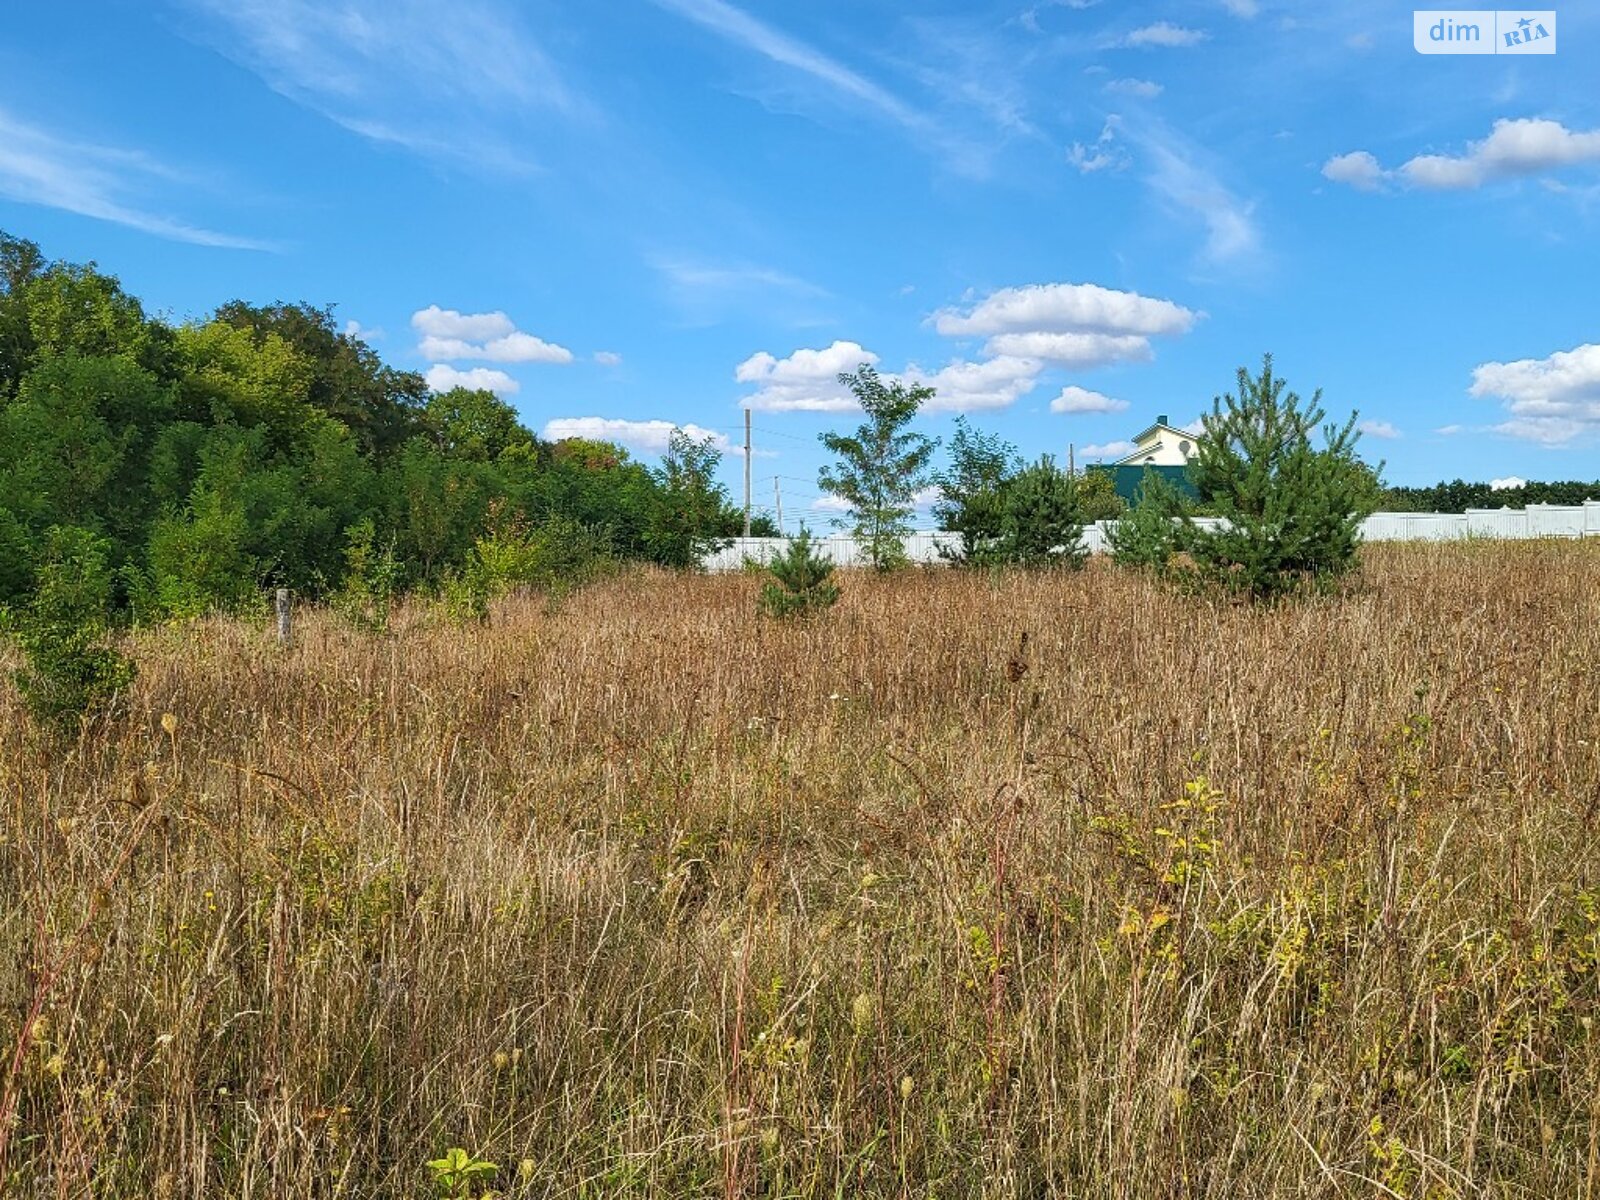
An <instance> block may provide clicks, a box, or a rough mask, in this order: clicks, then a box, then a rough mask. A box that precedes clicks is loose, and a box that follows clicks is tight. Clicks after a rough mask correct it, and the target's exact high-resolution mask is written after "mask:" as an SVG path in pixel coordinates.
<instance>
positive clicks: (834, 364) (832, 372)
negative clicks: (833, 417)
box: [733, 341, 878, 412]
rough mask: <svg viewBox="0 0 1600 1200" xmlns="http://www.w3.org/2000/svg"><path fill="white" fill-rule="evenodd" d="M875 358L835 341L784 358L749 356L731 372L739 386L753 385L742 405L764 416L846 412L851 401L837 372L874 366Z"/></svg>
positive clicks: (762, 354)
mask: <svg viewBox="0 0 1600 1200" xmlns="http://www.w3.org/2000/svg"><path fill="white" fill-rule="evenodd" d="M877 361H878V356H877V355H876V354H874V353H873V352H872V351H870V350H867V349H864V348H863V347H862V346H861V345H860V343H858V342H845V341H836V342H834V343H833V344H832V345H831V346H826V347H824V348H822V349H820V350H809V349H800V350H796V351H795V352H794V353H793V354H791V355H789V356H788V357H787V358H777V357H775V356H773V355H771V354H768V353H767V352H766V351H764V350H763V351H760V352H759V353H756V354H752V355H751V356H750V357H749V358H747V359H745V360H744V361H743V362H742V363H740V364H739V365H738V367H737V368H735V370H734V373H733V377H734V378H735V379H736V380H738V381H739V382H740V383H752V384H756V385H757V390H756V391H755V393H754V394H753V395H751V396H750V397H749V399H748V400H746V401H745V403H746V404H747V405H749V407H751V408H754V409H759V410H763V411H766V412H850V411H852V410H853V409H855V408H856V407H857V405H856V401H855V397H854V396H852V395H851V394H850V391H849V389H848V388H846V387H845V386H844V385H843V384H841V383H840V382H839V375H840V373H841V372H845V371H854V370H855V369H856V368H857V367H859V366H860V365H861V364H862V363H867V364H868V365H872V364H875V363H876V362H877Z"/></svg>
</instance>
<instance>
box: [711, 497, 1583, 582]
mask: <svg viewBox="0 0 1600 1200" xmlns="http://www.w3.org/2000/svg"><path fill="white" fill-rule="evenodd" d="M1201 522H1202V524H1208V525H1216V524H1220V523H1221V522H1219V521H1215V520H1211V519H1207V518H1202V519H1201ZM1112 524H1113V522H1110V521H1097V522H1096V523H1095V524H1093V525H1090V526H1087V527H1086V528H1085V529H1084V531H1083V544H1084V546H1085V548H1086V549H1088V550H1089V551H1090V552H1091V553H1099V552H1100V551H1102V550H1104V549H1106V547H1107V540H1106V531H1107V529H1108V528H1109V527H1110V526H1111V525H1112ZM1361 537H1362V540H1364V541H1368V542H1449V541H1458V540H1461V539H1464V538H1506V539H1513V538H1537V537H1562V538H1581V537H1600V500H1588V501H1585V502H1584V503H1582V504H1530V505H1529V506H1528V507H1527V508H1474V509H1469V510H1468V511H1466V512H1464V513H1373V514H1372V516H1370V517H1368V518H1367V519H1366V520H1365V521H1363V522H1362V523H1361ZM958 543H959V539H958V538H957V537H956V535H955V534H953V533H941V532H937V531H931V530H922V531H919V532H917V533H913V534H912V535H911V536H910V537H909V538H907V539H906V557H907V558H909V559H910V560H911V561H912V562H914V563H938V562H942V561H943V556H942V555H941V554H940V553H939V548H940V547H941V546H945V547H952V548H953V547H954V546H956V545H957V544H958ZM813 544H814V545H815V546H816V548H817V552H818V553H819V554H821V555H823V556H824V557H826V558H827V559H828V560H829V561H830V562H832V563H834V564H836V565H837V566H841V567H856V566H862V565H864V564H865V562H866V559H865V556H864V555H863V554H862V551H861V546H860V544H859V543H858V542H857V541H856V539H855V538H853V537H850V536H848V535H843V534H834V535H828V536H818V537H815V538H814V539H813ZM786 545H788V539H787V538H734V539H733V540H732V542H730V543H729V544H728V545H727V546H726V547H724V548H723V549H721V550H719V551H717V552H716V553H715V554H712V555H710V556H708V557H707V558H706V560H705V565H706V569H707V570H709V571H736V570H738V569H739V568H740V567H741V566H743V565H744V564H745V563H746V562H755V563H761V564H766V563H768V562H770V561H772V556H773V555H774V554H777V553H778V552H779V551H780V550H782V549H783V548H784V547H785V546H786Z"/></svg>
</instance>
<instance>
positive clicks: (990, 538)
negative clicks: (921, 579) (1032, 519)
mask: <svg viewBox="0 0 1600 1200" xmlns="http://www.w3.org/2000/svg"><path fill="white" fill-rule="evenodd" d="M1021 466H1022V460H1021V458H1020V457H1019V456H1018V454H1017V448H1016V447H1015V446H1014V445H1012V444H1011V443H1010V442H1008V441H1005V440H1004V439H1003V438H1001V437H1000V436H999V435H998V434H992V433H984V432H982V431H981V430H977V429H974V428H972V426H971V425H969V424H968V423H967V419H966V418H965V417H957V418H956V431H955V434H954V436H953V437H951V439H950V465H949V466H948V467H947V468H946V469H945V470H944V471H943V472H941V473H940V475H939V477H938V484H939V499H938V500H937V501H936V502H935V503H934V505H933V517H934V520H935V521H937V522H938V524H939V528H940V529H943V530H946V531H947V532H950V533H954V534H956V536H957V537H958V538H959V539H960V540H959V541H958V543H957V544H956V545H955V546H954V547H951V548H949V549H947V550H942V551H941V553H943V555H944V557H945V558H948V559H950V560H951V561H954V562H963V563H973V564H977V563H981V562H984V561H987V559H988V558H989V556H990V555H991V554H992V552H993V548H994V546H995V543H996V542H997V541H998V539H999V537H1000V534H1001V529H1002V525H1003V522H1004V518H1005V502H1004V491H1005V485H1006V483H1007V482H1008V481H1009V480H1010V479H1011V478H1012V477H1013V476H1015V475H1016V473H1017V471H1018V470H1019V469H1020V468H1021Z"/></svg>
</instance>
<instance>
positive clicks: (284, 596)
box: [273, 588, 292, 646]
mask: <svg viewBox="0 0 1600 1200" xmlns="http://www.w3.org/2000/svg"><path fill="white" fill-rule="evenodd" d="M273 601H274V604H275V606H276V608H277V611H278V645H280V646H288V644H289V639H290V633H291V631H290V627H289V615H290V613H291V611H292V608H291V605H290V603H289V589H288V588H279V589H278V591H277V594H276V595H275V596H274V597H273Z"/></svg>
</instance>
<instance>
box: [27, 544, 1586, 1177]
mask: <svg viewBox="0 0 1600 1200" xmlns="http://www.w3.org/2000/svg"><path fill="white" fill-rule="evenodd" d="M843 584H844V589H845V595H844V599H843V600H842V601H841V603H840V605H839V606H838V608H837V609H835V610H834V611H833V612H831V613H829V614H827V615H826V616H825V617H823V618H822V619H820V620H818V621H815V622H813V623H810V624H799V625H782V624H778V623H774V622H771V621H763V620H761V619H758V618H757V616H756V614H755V602H754V597H755V590H756V587H757V583H756V581H755V580H753V579H751V578H748V577H716V578H688V579H680V578H672V577H668V576H663V575H653V574H643V573H641V574H630V575H625V576H622V577H619V578H616V579H613V580H609V581H607V582H604V583H602V584H598V585H596V586H594V587H591V588H589V589H587V590H585V591H582V592H579V593H577V594H574V595H572V596H569V597H567V598H565V599H564V600H561V601H560V602H559V603H546V602H545V601H542V600H540V599H537V598H534V599H527V600H519V601H513V602H509V603H507V604H505V605H503V606H501V607H498V608H497V609H496V611H495V613H494V617H493V620H492V622H491V623H490V624H489V625H488V626H486V627H482V628H473V629H466V630H463V629H460V628H457V627H454V626H451V625H450V624H448V623H447V622H445V621H444V620H443V619H442V618H440V617H438V616H437V615H436V614H435V613H434V612H433V611H432V610H430V609H428V608H425V607H423V606H420V605H419V606H417V607H415V608H411V609H407V610H406V611H404V612H402V613H400V614H399V615H398V616H397V619H396V621H395V623H394V626H393V628H392V630H391V632H390V633H389V634H387V635H385V636H382V637H372V636H370V635H366V634H362V633H359V632H357V631H355V630H352V629H350V628H348V627H346V626H344V625H342V624H340V623H339V621H338V620H337V619H336V618H334V617H332V616H330V615H327V614H323V613H316V612H306V613H302V614H301V619H300V623H299V626H298V628H297V639H296V642H295V645H294V646H293V647H292V648H291V649H290V650H288V651H282V650H280V649H279V648H278V647H277V646H275V645H274V644H273V643H272V641H271V640H270V637H269V634H268V632H267V630H266V628H265V627H264V626H263V625H260V624H251V623H248V622H230V621H221V620H219V621H215V622H203V623H198V624H191V625H186V626H182V627H175V628H168V629H158V630H152V631H146V632H143V633H141V634H139V635H137V636H136V637H134V638H133V639H131V642H130V646H129V651H130V653H132V654H133V656H134V657H135V658H136V659H137V661H138V663H139V668H140V673H139V677H138V679H137V681H136V683H135V686H134V691H133V694H132V696H131V698H130V705H129V712H128V714H127V716H126V717H125V718H123V719H122V720H121V721H120V722H119V723H116V724H114V725H112V726H111V727H110V728H109V729H107V730H105V731H103V732H102V733H100V734H98V735H96V736H94V737H91V738H89V739H88V740H86V741H85V742H84V743H83V744H81V745H80V746H79V747H78V748H76V749H74V750H71V751H70V752H67V753H65V754H63V753H61V752H60V751H57V752H54V753H47V751H46V748H45V747H44V746H43V745H42V744H41V743H40V742H39V741H38V739H37V738H36V736H35V734H34V733H33V732H32V731H31V730H30V729H29V727H28V725H27V723H26V721H25V719H24V715H23V713H22V711H21V709H20V707H19V706H18V705H17V702H16V699H15V696H14V694H12V693H11V691H10V689H9V688H6V689H3V690H0V1052H3V1060H0V1072H4V1074H3V1076H0V1106H3V1108H4V1109H5V1110H6V1112H7V1113H8V1114H9V1129H10V1132H9V1146H8V1147H7V1148H6V1163H5V1168H4V1169H5V1171H6V1172H7V1176H6V1179H7V1184H6V1186H7V1189H8V1190H7V1191H6V1193H5V1194H6V1195H8V1196H18V1197H33V1196H40V1197H46V1196H48V1197H87V1196H94V1197H110V1198H117V1200H120V1198H123V1197H128V1198H132V1197H141V1198H142V1197H196V1198H198V1197H234V1196H251V1197H333V1196H352V1197H356V1196H371V1197H376V1196H385V1197H387V1196H397V1197H422V1196H426V1195H429V1194H432V1191H431V1189H432V1187H433V1184H432V1182H431V1180H430V1177H429V1174H428V1171H427V1169H426V1168H425V1165H424V1164H425V1162H426V1161H427V1160H429V1159H432V1158H435V1157H437V1156H438V1155H439V1154H440V1153H441V1152H443V1151H444V1150H446V1149H447V1148H449V1147H451V1146H460V1147H464V1148H466V1149H467V1150H469V1151H471V1152H473V1153H476V1154H479V1155H481V1156H482V1157H484V1158H486V1159H489V1160H492V1161H494V1162H495V1163H497V1164H498V1165H499V1170H498V1172H497V1174H496V1175H495V1176H494V1178H493V1180H492V1183H491V1184H490V1185H489V1186H491V1187H492V1188H493V1189H494V1190H495V1192H496V1193H497V1194H499V1195H503V1196H508V1197H511V1196H515V1197H523V1196H526V1197H535V1196H537V1197H574V1198H576V1197H602V1196H606V1197H611V1196H616V1197H622V1196H651V1197H697V1196H705V1197H712V1196H763V1197H788V1196H795V1197H799V1196H808V1197H809V1196H836V1197H847V1196H885V1197H888V1196H911V1197H924V1196H927V1197H932V1196H939V1197H968V1196H994V1197H1000V1196H1007V1197H1009V1196H1028V1197H1044V1196H1060V1197H1068V1196H1071V1197H1323V1196H1327V1197H1332V1196H1348V1197H1372V1196H1404V1197H1419V1198H1424V1197H1425V1198H1429V1200H1439V1198H1444V1197H1456V1198H1461V1200H1465V1198H1468V1197H1481V1196H1492V1197H1575V1198H1583V1200H1592V1198H1594V1197H1600V1027H1597V1026H1600V672H1597V661H1600V546H1594V545H1589V544H1572V543H1563V544H1535V543H1527V544H1519V545H1466V546H1456V547H1426V546H1409V547H1379V548H1372V549H1369V550H1368V551H1367V552H1366V564H1365V570H1364V574H1363V576H1362V579H1361V581H1360V583H1359V584H1358V585H1356V587H1355V588H1354V589H1353V590H1352V591H1350V593H1349V594H1346V595H1344V596H1342V597H1339V598H1337V599H1328V600H1319V601H1312V602H1304V603H1295V604H1289V605H1284V606H1280V607H1277V608H1273V609H1265V610H1255V609H1251V608H1249V607H1245V606H1237V605H1231V604H1227V603H1218V602H1213V601H1210V600H1205V599H1196V598H1191V597H1184V596H1179V595H1173V594H1171V593H1168V592H1165V591H1163V590H1161V589H1160V588H1158V587H1157V586H1155V585H1153V584H1152V583H1150V582H1149V581H1147V580H1145V579H1143V578H1141V577H1138V576H1134V575H1130V574H1127V573H1123V572H1119V571H1116V570H1114V569H1112V568H1110V567H1109V566H1107V565H1105V564H1101V563H1096V564H1092V565H1091V568H1090V569H1089V570H1087V571H1086V572H1084V573H1082V574H1080V575H1075V576H1066V577H1053V576H1049V575H1035V576H1026V575H1022V576H1006V577H1001V578H997V579H987V578H984V577H980V576H975V575H965V574H961V573H958V572H954V571H941V572H924V573H915V572H914V573H908V574H904V575H901V576H897V577H892V578H887V579H875V578H870V577H866V576H855V575H851V576H846V578H845V579H844V580H843ZM168 714H170V716H168ZM35 1013H36V1014H37V1019H34V1018H33V1014H35ZM13 1048H15V1054H14V1055H13ZM0 1136H4V1135H0ZM483 1190H484V1188H483V1187H482V1186H481V1185H474V1187H473V1193H472V1194H474V1195H477V1194H480V1193H481V1192H482V1191H483Z"/></svg>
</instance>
